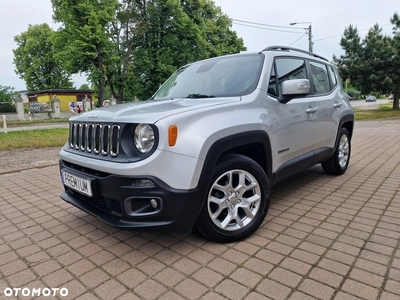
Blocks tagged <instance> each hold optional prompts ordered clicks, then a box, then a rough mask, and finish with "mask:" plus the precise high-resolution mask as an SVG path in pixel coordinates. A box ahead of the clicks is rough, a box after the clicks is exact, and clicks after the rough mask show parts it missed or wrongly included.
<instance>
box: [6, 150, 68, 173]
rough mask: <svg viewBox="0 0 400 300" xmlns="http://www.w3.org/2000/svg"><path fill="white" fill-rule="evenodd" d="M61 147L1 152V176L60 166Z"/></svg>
mask: <svg viewBox="0 0 400 300" xmlns="http://www.w3.org/2000/svg"><path fill="white" fill-rule="evenodd" d="M60 150H61V147H46V148H37V149H28V148H26V149H25V148H24V149H14V150H0V174H3V173H9V172H14V171H19V170H25V169H32V168H38V167H44V166H51V165H57V164H58V158H59V153H60Z"/></svg>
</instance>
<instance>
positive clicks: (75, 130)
mask: <svg viewBox="0 0 400 300" xmlns="http://www.w3.org/2000/svg"><path fill="white" fill-rule="evenodd" d="M120 131H121V127H120V126H119V125H110V124H100V123H79V122H70V125H69V145H70V147H71V149H75V150H80V151H83V152H88V153H94V154H102V155H104V156H107V155H111V156H112V157H116V156H117V155H118V153H119V140H120V134H121V133H120Z"/></svg>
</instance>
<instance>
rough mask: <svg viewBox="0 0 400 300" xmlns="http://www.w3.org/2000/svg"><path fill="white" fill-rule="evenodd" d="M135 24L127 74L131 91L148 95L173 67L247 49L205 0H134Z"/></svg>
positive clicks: (225, 17)
mask: <svg viewBox="0 0 400 300" xmlns="http://www.w3.org/2000/svg"><path fill="white" fill-rule="evenodd" d="M135 7H136V8H135V9H136V14H137V15H138V20H139V22H138V26H137V28H136V31H135V36H134V41H135V42H134V47H133V51H132V60H133V64H132V66H131V68H130V70H129V73H128V80H129V81H130V82H131V84H129V85H128V88H131V89H132V91H131V94H134V95H136V96H137V97H138V98H139V99H146V98H148V97H149V96H151V95H152V94H153V93H154V92H155V91H156V90H157V88H158V87H159V85H160V84H161V83H163V82H164V81H165V80H166V79H167V78H168V77H169V76H170V75H171V74H172V72H174V71H175V70H176V69H177V68H178V67H180V66H182V65H184V64H186V63H188V62H191V61H196V60H200V59H204V58H209V57H214V56H218V55H223V54H230V53H237V52H240V51H242V50H246V48H245V47H244V46H243V40H242V39H240V38H238V37H237V35H236V33H235V32H234V31H232V30H230V27H231V25H232V23H231V20H230V19H229V18H228V17H227V15H225V14H223V13H222V11H221V9H220V8H219V7H217V6H215V4H214V2H213V1H210V0H185V1H184V0H168V1H165V0H147V1H146V0H136V1H135Z"/></svg>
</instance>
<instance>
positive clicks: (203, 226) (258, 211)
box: [196, 154, 271, 243]
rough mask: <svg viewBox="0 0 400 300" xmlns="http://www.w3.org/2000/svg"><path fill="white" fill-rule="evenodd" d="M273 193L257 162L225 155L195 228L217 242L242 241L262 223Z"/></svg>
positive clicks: (212, 181) (236, 155)
mask: <svg viewBox="0 0 400 300" xmlns="http://www.w3.org/2000/svg"><path fill="white" fill-rule="evenodd" d="M270 194H271V188H270V184H269V181H268V177H267V175H266V174H265V172H264V170H263V169H262V168H261V167H260V166H259V165H258V164H257V163H256V162H255V161H254V160H252V159H250V158H248V157H247V156H244V155H239V154H229V155H226V156H224V157H223V158H222V159H221V160H220V161H219V162H218V164H217V167H216V168H215V169H214V171H213V173H212V176H211V184H210V186H209V189H208V192H207V195H206V199H205V202H204V205H203V208H202V210H201V212H200V216H199V219H198V221H197V224H196V228H197V230H198V231H199V232H200V233H202V234H203V235H204V236H205V237H207V238H209V239H210V240H213V241H215V242H222V243H229V242H235V241H239V240H242V239H244V238H246V237H248V236H249V235H251V234H252V233H254V232H255V231H256V230H257V229H258V227H259V226H260V225H261V223H262V222H263V220H264V218H265V215H266V214H267V211H268V208H269V203H270Z"/></svg>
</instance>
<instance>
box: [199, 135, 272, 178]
mask: <svg viewBox="0 0 400 300" xmlns="http://www.w3.org/2000/svg"><path fill="white" fill-rule="evenodd" d="M228 153H237V154H242V155H245V156H247V157H249V158H251V159H253V160H254V161H256V162H257V163H258V164H259V165H260V166H261V168H262V169H263V170H264V172H265V174H266V175H267V177H268V179H269V180H270V182H272V155H271V144H270V139H269V136H268V134H267V133H266V132H264V131H261V130H260V131H253V132H242V133H237V134H234V135H231V136H226V137H223V138H222V139H220V140H217V141H216V142H215V143H213V145H212V146H211V147H210V149H209V150H208V152H207V155H206V158H205V161H204V165H203V168H202V172H201V175H200V182H201V183H202V184H205V185H207V186H208V184H209V174H211V173H212V171H213V169H214V168H215V166H216V165H217V163H218V160H219V159H220V157H221V156H223V155H224V154H228Z"/></svg>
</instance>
